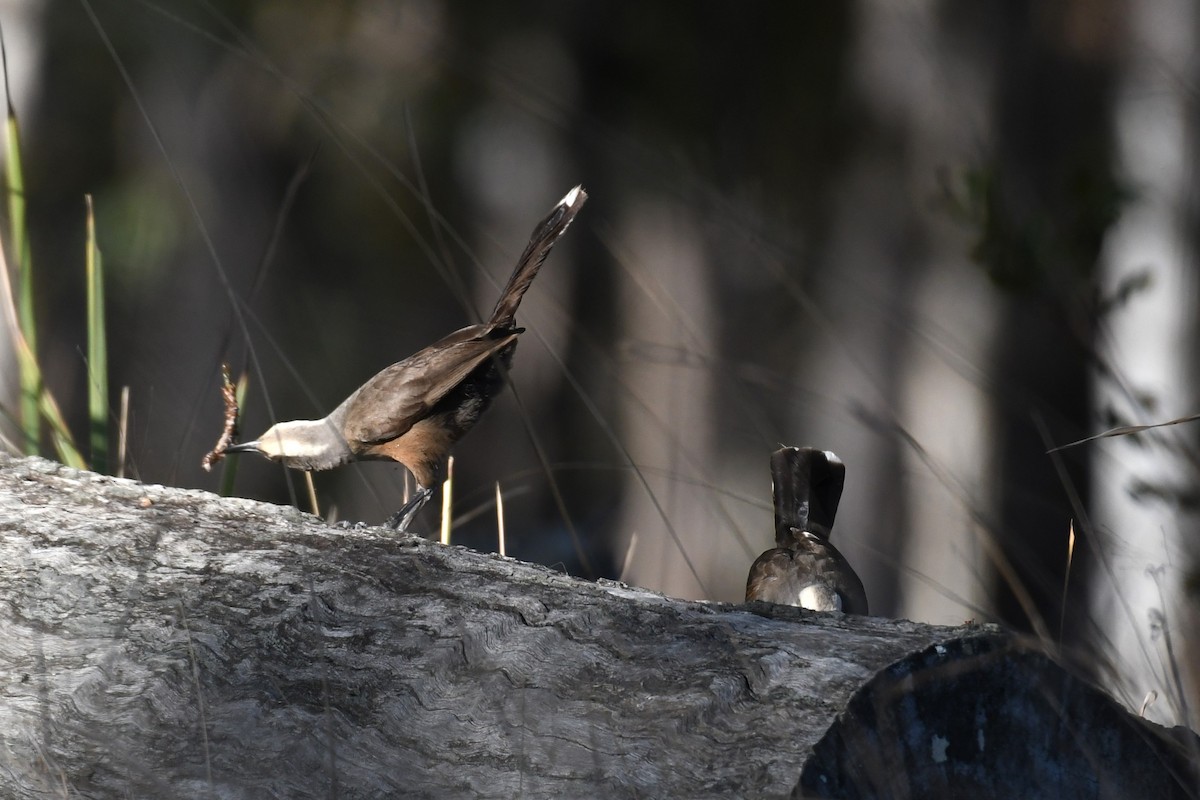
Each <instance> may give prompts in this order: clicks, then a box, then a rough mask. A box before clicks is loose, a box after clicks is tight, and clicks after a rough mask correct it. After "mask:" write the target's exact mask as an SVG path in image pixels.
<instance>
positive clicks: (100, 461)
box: [85, 194, 109, 473]
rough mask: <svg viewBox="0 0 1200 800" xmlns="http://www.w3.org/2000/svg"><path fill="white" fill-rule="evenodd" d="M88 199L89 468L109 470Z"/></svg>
mask: <svg viewBox="0 0 1200 800" xmlns="http://www.w3.org/2000/svg"><path fill="white" fill-rule="evenodd" d="M85 199H86V202H87V256H86V261H87V337H88V339H87V349H88V358H87V371H88V430H89V432H90V436H89V438H90V440H91V441H90V446H91V453H92V469H94V470H96V471H97V472H103V473H107V472H108V471H109V470H108V340H107V338H106V336H105V325H104V266H103V263H104V262H103V261H102V260H101V258H100V248H99V247H98V246H97V245H96V215H95V212H94V210H93V208H92V196H91V195H90V194H89V195H86V196H85Z"/></svg>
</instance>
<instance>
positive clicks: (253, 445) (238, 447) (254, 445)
mask: <svg viewBox="0 0 1200 800" xmlns="http://www.w3.org/2000/svg"><path fill="white" fill-rule="evenodd" d="M225 452H226V453H261V452H262V447H261V446H259V443H258V442H257V441H253V442H242V443H241V444H231V445H229V447H226V448H225Z"/></svg>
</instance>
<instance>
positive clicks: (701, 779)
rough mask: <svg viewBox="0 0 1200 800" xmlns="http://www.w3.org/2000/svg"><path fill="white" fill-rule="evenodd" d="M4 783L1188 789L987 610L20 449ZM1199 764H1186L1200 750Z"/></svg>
mask: <svg viewBox="0 0 1200 800" xmlns="http://www.w3.org/2000/svg"><path fill="white" fill-rule="evenodd" d="M0 598H2V605H0V681H2V685H3V696H2V699H0V796H3V797H5V798H10V797H11V798H33V797H37V798H44V797H68V796H69V797H95V798H108V797H197V798H201V797H220V798H259V797H264V798H265V797H279V798H308V797H322V798H327V797H339V798H367V797H400V796H403V797H430V798H443V797H496V798H511V797H554V798H566V797H571V798H588V797H604V798H618V797H654V798H668V797H680V798H685V797H686V798H704V797H808V796H823V797H905V798H907V797H948V796H971V797H1034V796H1043V797H1058V798H1074V797H1079V798H1092V797H1122V796H1133V795H1135V794H1136V795H1140V796H1142V797H1146V798H1150V797H1155V798H1165V797H1187V796H1194V795H1195V792H1196V788H1197V785H1198V784H1197V782H1196V777H1195V775H1194V774H1192V773H1189V772H1187V769H1188V764H1189V759H1191V758H1192V756H1193V754H1194V752H1195V749H1196V741H1195V737H1194V736H1192V735H1191V734H1190V733H1189V732H1186V731H1184V730H1182V729H1176V730H1175V731H1167V730H1165V729H1163V728H1160V727H1158V726H1155V725H1153V724H1150V723H1146V722H1143V721H1141V720H1139V719H1137V718H1135V717H1133V716H1131V715H1129V714H1127V713H1126V712H1125V711H1123V710H1122V709H1120V708H1119V707H1118V706H1117V705H1116V704H1115V703H1113V702H1112V701H1111V700H1109V699H1108V698H1107V697H1106V696H1104V695H1103V694H1101V693H1100V692H1099V691H1097V690H1095V689H1093V688H1092V687H1090V686H1088V685H1086V684H1084V683H1081V682H1080V681H1078V680H1076V679H1075V678H1073V677H1071V676H1070V675H1068V674H1067V673H1066V672H1064V671H1063V670H1062V669H1060V668H1059V667H1058V666H1056V665H1055V664H1054V663H1053V662H1052V661H1051V660H1050V659H1048V658H1047V657H1045V656H1044V655H1042V654H1040V653H1039V652H1038V651H1037V650H1036V649H1035V648H1033V647H1031V646H1029V645H1027V644H1025V643H1023V642H1021V641H1019V640H1017V639H1015V638H1014V637H1012V636H1010V635H1008V634H1006V633H1004V632H1003V631H1001V630H999V629H997V628H994V627H979V626H973V627H964V628H940V627H932V626H927V625H919V624H915V623H911V622H904V621H896V620H887V619H877V618H863V617H847V616H842V615H837V614H816V613H811V612H805V611H802V610H799V609H793V608H787V607H781V606H771V605H767V604H752V605H749V606H733V605H718V604H706V603H695V602H683V601H677V600H671V599H668V598H664V597H662V596H660V595H657V594H653V593H651V592H647V591H642V590H637V589H631V588H629V587H626V586H623V585H620V584H617V583H611V582H603V581H602V582H599V583H588V582H585V581H580V580H577V579H574V578H570V577H567V576H565V575H561V574H559V573H555V572H553V571H550V570H547V569H543V568H541V567H536V566H531V565H529V564H524V563H520V562H516V561H513V560H511V559H503V558H499V557H496V556H488V555H482V554H479V553H475V552H472V551H469V550H465V549H461V548H447V547H442V546H440V545H437V544H433V543H430V542H426V541H424V540H421V539H418V538H415V537H397V536H395V535H394V534H391V533H390V532H387V531H384V530H381V529H371V530H363V531H351V530H344V529H340V528H334V527H330V526H328V525H326V524H324V523H323V522H321V521H320V520H318V519H316V518H313V517H310V516H308V515H306V514H302V513H300V512H298V511H295V510H291V509H287V508H281V507H278V506H271V505H265V504H261V503H254V502H250V501H246V500H235V499H221V498H219V497H216V496H215V495H212V494H209V493H206V492H200V491H193V490H180V489H170V488H164V487H160V486H147V485H143V484H138V483H135V482H132V481H124V480H116V479H112V478H105V477H101V476H97V475H93V474H91V473H86V472H76V471H73V470H70V469H67V468H65V467H62V466H59V465H57V464H53V463H50V462H47V461H42V460H39V459H13V458H9V457H7V456H3V455H0ZM1191 763H1195V762H1194V760H1193V761H1191Z"/></svg>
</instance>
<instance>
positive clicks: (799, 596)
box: [746, 447, 868, 614]
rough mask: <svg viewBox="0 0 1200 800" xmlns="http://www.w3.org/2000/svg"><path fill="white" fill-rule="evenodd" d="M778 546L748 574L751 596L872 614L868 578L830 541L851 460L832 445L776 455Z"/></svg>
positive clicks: (792, 449)
mask: <svg viewBox="0 0 1200 800" xmlns="http://www.w3.org/2000/svg"><path fill="white" fill-rule="evenodd" d="M771 478H772V495H773V498H774V501H775V547H774V548H773V549H771V550H768V551H766V552H765V553H763V554H762V555H761V556H759V557H758V558H757V559H756V560H755V561H754V564H753V565H752V566H751V567H750V575H749V577H748V578H747V579H746V599H747V600H765V601H766V602H768V603H779V604H780V605H789V606H799V607H801V608H808V609H812V610H813V611H844V612H845V613H847V614H866V613H868V612H867V593H866V592H865V591H864V590H863V585H862V581H861V580H859V578H858V575H857V574H856V573H855V572H854V569H853V568H852V567H851V566H850V562H848V561H847V560H846V557H845V556H843V555H842V554H841V553H840V552H838V549H837V548H836V547H834V546H833V544H832V543H831V542H830V541H829V534H830V531H831V530H832V529H833V520H834V517H835V516H837V509H838V503H839V502H841V499H842V487H843V485H844V484H845V482H846V465H845V464H843V463H842V461H841V459H839V458H838V457H837V456H836V455H834V454H833V453H832V452H830V451H828V450H817V449H814V448H811V447H784V448H782V449H780V450H776V451H775V452H774V453H772V454H771Z"/></svg>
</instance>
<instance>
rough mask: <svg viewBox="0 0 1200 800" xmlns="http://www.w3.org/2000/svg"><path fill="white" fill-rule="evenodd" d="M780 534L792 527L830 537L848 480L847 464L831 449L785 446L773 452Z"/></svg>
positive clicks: (773, 490)
mask: <svg viewBox="0 0 1200 800" xmlns="http://www.w3.org/2000/svg"><path fill="white" fill-rule="evenodd" d="M771 482H772V494H773V495H774V499H775V531H776V534H777V535H778V534H780V533H785V534H786V533H787V531H788V530H789V529H790V528H799V529H800V530H802V531H811V532H812V533H815V534H817V535H818V536H822V537H824V538H826V539H828V538H829V531H830V530H831V529H832V528H833V520H834V517H836V516H837V510H838V503H839V502H840V501H841V499H842V487H843V486H844V485H845V483H846V465H845V464H843V463H842V461H841V459H839V458H838V457H837V456H836V455H834V454H833V453H831V452H829V451H828V450H817V449H814V448H812V447H784V448H783V449H781V450H776V451H775V452H774V453H772V454H771Z"/></svg>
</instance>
